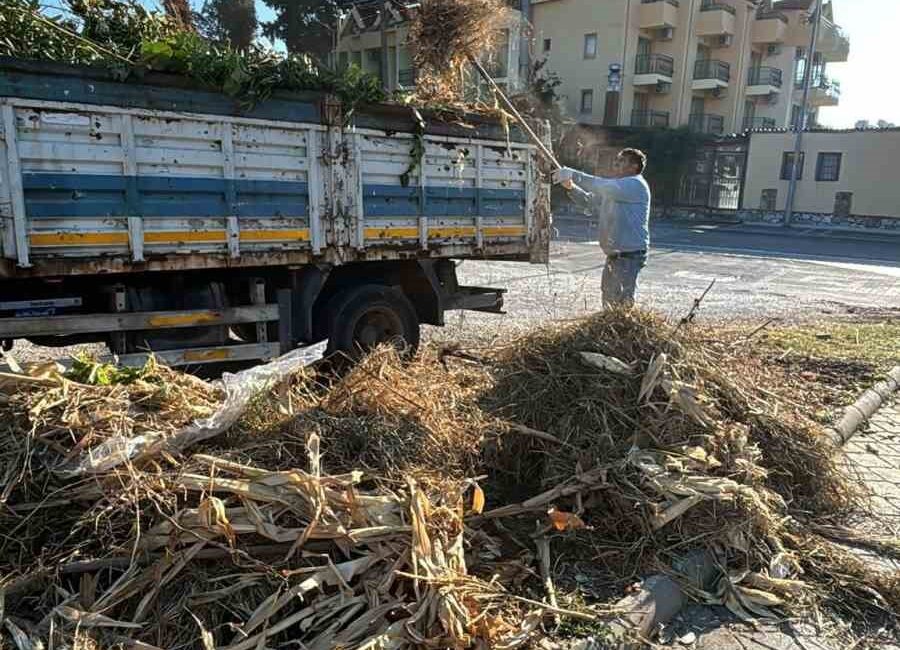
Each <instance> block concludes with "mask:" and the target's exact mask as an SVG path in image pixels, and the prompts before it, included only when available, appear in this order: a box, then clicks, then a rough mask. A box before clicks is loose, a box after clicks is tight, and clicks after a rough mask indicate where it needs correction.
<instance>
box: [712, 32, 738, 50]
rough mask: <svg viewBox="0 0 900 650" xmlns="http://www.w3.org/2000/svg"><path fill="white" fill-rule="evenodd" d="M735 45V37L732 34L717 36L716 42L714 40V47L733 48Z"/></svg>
mask: <svg viewBox="0 0 900 650" xmlns="http://www.w3.org/2000/svg"><path fill="white" fill-rule="evenodd" d="M733 43H734V36H732V35H731V34H722V35H721V36H717V37H716V38H715V40H713V46H714V47H731V45H732V44H733Z"/></svg>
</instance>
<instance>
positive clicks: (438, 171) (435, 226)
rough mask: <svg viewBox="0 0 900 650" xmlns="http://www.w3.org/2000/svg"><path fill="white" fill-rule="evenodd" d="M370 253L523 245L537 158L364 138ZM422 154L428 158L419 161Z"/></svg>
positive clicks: (452, 142) (364, 239)
mask: <svg viewBox="0 0 900 650" xmlns="http://www.w3.org/2000/svg"><path fill="white" fill-rule="evenodd" d="M356 139H357V149H358V151H359V152H360V155H361V157H362V170H361V174H362V178H361V184H362V193H363V210H362V219H363V221H362V224H360V225H358V228H360V229H361V231H362V232H361V233H360V237H359V239H358V241H359V242H361V243H362V245H363V246H373V245H395V246H416V245H417V246H418V247H419V248H421V249H423V250H426V249H428V248H429V247H430V246H433V245H441V244H450V243H465V244H468V245H470V246H473V248H474V249H475V250H480V249H482V248H483V246H484V243H485V241H490V242H498V241H510V242H519V243H522V242H524V240H525V237H526V235H527V230H526V225H527V224H526V207H527V197H528V191H529V185H530V183H531V178H530V174H529V164H530V163H529V158H530V151H529V148H528V147H527V146H525V145H520V144H510V145H507V144H505V143H492V144H484V143H482V142H479V141H477V140H469V141H465V140H463V141H461V140H459V139H450V138H442V137H437V136H424V137H422V138H420V139H418V140H417V139H416V137H415V136H411V135H402V136H401V135H397V134H394V135H391V136H386V135H383V134H381V135H378V134H377V133H375V132H362V133H359V134H357V136H356ZM417 148H418V150H419V152H420V153H419V154H417V155H420V159H418V160H417V159H416V157H415V156H411V151H414V150H416V149H417Z"/></svg>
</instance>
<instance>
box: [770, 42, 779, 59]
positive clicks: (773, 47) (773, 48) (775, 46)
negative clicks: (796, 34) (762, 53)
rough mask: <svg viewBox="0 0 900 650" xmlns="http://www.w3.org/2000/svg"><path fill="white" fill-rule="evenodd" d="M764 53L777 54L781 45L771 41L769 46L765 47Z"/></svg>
mask: <svg viewBox="0 0 900 650" xmlns="http://www.w3.org/2000/svg"><path fill="white" fill-rule="evenodd" d="M766 54H767V55H768V56H779V55H780V54H781V45H779V44H778V43H772V44H771V45H769V47H767V48H766Z"/></svg>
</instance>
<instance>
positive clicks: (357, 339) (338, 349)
mask: <svg viewBox="0 0 900 650" xmlns="http://www.w3.org/2000/svg"><path fill="white" fill-rule="evenodd" d="M382 343H393V344H395V345H397V346H398V348H399V349H400V350H401V352H403V353H404V354H406V355H409V356H412V355H414V354H415V352H416V350H417V349H418V347H419V317H418V315H417V314H416V310H415V308H414V307H413V305H412V303H411V302H410V301H409V298H407V297H406V294H404V293H403V291H401V290H400V289H399V288H397V287H388V286H384V285H377V284H365V285H362V286H358V287H353V288H351V289H345V290H344V291H342V292H341V293H339V294H337V295H336V296H335V297H334V298H332V299H331V301H330V302H329V304H328V352H329V353H332V354H333V353H344V354H346V355H347V356H349V357H350V358H353V359H356V358H359V357H360V356H361V354H362V353H365V352H368V351H370V350H372V349H374V348H375V347H377V346H378V345H380V344H382Z"/></svg>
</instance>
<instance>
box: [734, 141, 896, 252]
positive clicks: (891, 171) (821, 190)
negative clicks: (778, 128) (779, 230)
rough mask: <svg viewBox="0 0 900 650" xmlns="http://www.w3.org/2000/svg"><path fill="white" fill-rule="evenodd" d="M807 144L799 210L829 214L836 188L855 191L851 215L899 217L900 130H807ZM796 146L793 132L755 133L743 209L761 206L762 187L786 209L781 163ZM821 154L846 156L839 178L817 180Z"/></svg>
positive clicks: (797, 198)
mask: <svg viewBox="0 0 900 650" xmlns="http://www.w3.org/2000/svg"><path fill="white" fill-rule="evenodd" d="M803 142H804V144H803V151H804V152H805V154H806V162H805V164H804V168H803V179H802V180H801V181H799V182H798V184H797V197H796V200H795V204H794V210H795V211H796V212H821V213H831V212H833V210H834V198H835V194H836V193H837V192H853V205H852V210H851V213H852V214H855V215H863V216H882V217H898V218H900V160H898V156H900V130H881V131H880V130H871V131H835V132H813V133H806V134H804V139H803ZM793 150H794V134H793V133H754V134H752V135H751V137H750V152H749V157H748V160H747V178H746V183H745V185H744V202H743V207H744V208H749V209H759V208H761V199H762V192H763V190H765V189H777V190H778V198H777V203H776V208H777V209H778V210H784V208H785V203H786V197H787V191H788V181H782V180H780V177H781V163H782V157H783V155H784V153H785V152H787V151H790V152H792V151H793ZM821 152H841V153H842V154H843V156H842V160H841V173H840V179H839V180H838V181H837V182H821V181H816V164H817V160H818V155H819V153H821ZM897 256H898V259H900V247H898V254H897Z"/></svg>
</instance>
